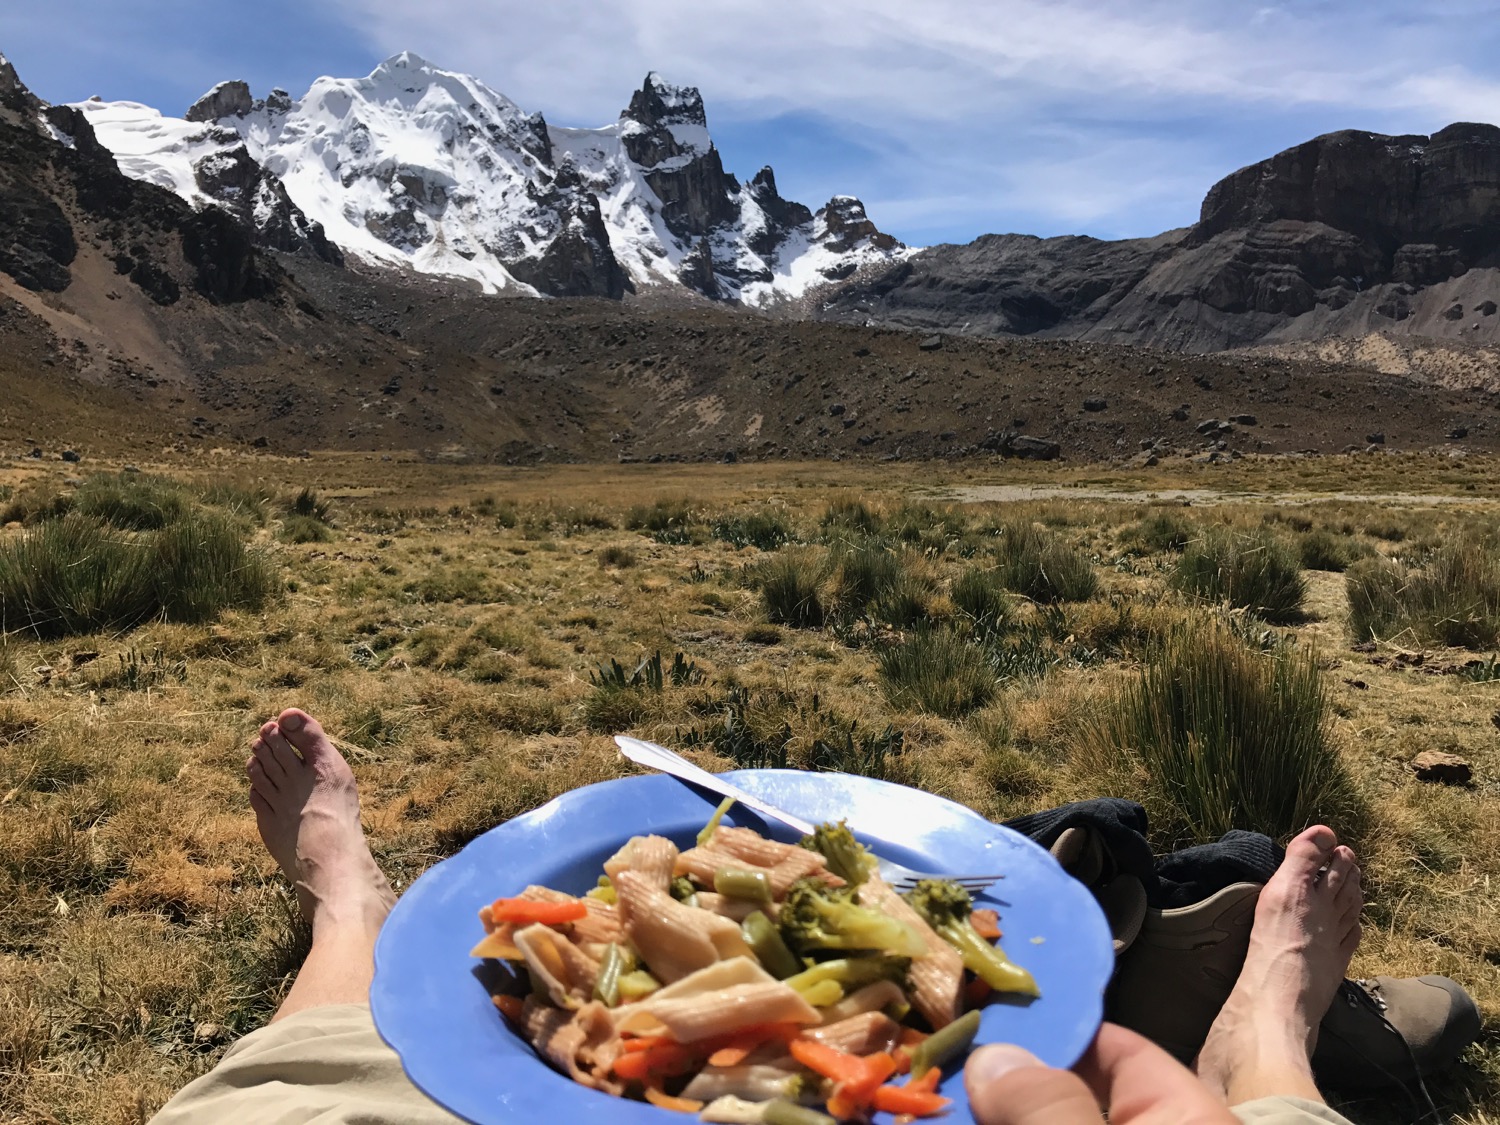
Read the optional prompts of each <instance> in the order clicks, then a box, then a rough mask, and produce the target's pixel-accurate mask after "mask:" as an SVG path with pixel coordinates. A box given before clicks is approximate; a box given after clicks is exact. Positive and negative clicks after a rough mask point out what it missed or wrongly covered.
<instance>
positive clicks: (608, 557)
mask: <svg viewBox="0 0 1500 1125" xmlns="http://www.w3.org/2000/svg"><path fill="white" fill-rule="evenodd" d="M635 563H636V558H635V552H634V551H632V550H631V549H630V548H629V547H626V546H625V545H623V544H621V543H611V544H610V545H609V546H607V547H604V548H603V549H601V550H600V552H599V565H600V566H602V567H615V568H616V569H618V570H625V569H627V568H629V567H632V566H634V565H635Z"/></svg>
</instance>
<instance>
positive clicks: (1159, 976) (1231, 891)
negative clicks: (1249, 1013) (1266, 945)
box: [1105, 883, 1261, 1063]
mask: <svg viewBox="0 0 1500 1125" xmlns="http://www.w3.org/2000/svg"><path fill="white" fill-rule="evenodd" d="M1260 888H1261V884H1260V883H1234V884H1231V885H1230V886H1228V887H1225V888H1224V889H1223V890H1221V891H1219V892H1218V893H1217V894H1214V895H1212V896H1210V897H1209V898H1206V899H1204V900H1203V901H1202V902H1198V903H1194V904H1193V905H1192V906H1180V907H1176V908H1174V909H1171V910H1148V911H1147V912H1146V918H1145V922H1144V924H1143V925H1142V926H1141V932H1140V935H1139V936H1138V937H1137V938H1136V939H1135V942H1134V944H1132V945H1131V946H1130V948H1129V949H1128V950H1127V951H1126V952H1125V953H1124V954H1123V955H1122V956H1121V957H1120V960H1119V964H1118V967H1117V968H1116V970H1115V979H1114V983H1113V984H1111V985H1110V988H1109V992H1108V994H1107V995H1106V997H1105V1018H1106V1019H1109V1020H1112V1021H1113V1022H1115V1023H1118V1024H1123V1025H1124V1026H1125V1027H1128V1028H1130V1029H1131V1030H1132V1031H1137V1032H1139V1033H1140V1034H1142V1035H1144V1036H1146V1038H1148V1039H1151V1040H1153V1041H1154V1042H1156V1043H1157V1044H1159V1045H1160V1046H1162V1047H1164V1048H1165V1049H1166V1050H1168V1051H1170V1052H1172V1054H1174V1055H1176V1056H1177V1057H1178V1059H1180V1060H1181V1061H1182V1062H1184V1063H1189V1062H1191V1061H1192V1059H1193V1056H1194V1055H1196V1054H1197V1053H1198V1049H1199V1048H1200V1047H1202V1046H1203V1041H1204V1039H1206V1038H1207V1037H1208V1029H1209V1028H1210V1027H1211V1026H1212V1025H1213V1022H1214V1020H1215V1018H1217V1016H1218V1014H1219V1009H1220V1008H1222V1007H1223V1006H1224V1001H1225V1000H1227V999H1228V998H1229V993H1230V991H1231V990H1232V989H1233V988H1234V982H1235V981H1236V980H1238V979H1239V975H1240V969H1241V968H1243V967H1244V964H1245V951H1246V950H1247V949H1248V948H1249V947H1250V927H1251V925H1252V924H1253V923H1254V921H1255V903H1256V900H1257V899H1258V898H1259V897H1260Z"/></svg>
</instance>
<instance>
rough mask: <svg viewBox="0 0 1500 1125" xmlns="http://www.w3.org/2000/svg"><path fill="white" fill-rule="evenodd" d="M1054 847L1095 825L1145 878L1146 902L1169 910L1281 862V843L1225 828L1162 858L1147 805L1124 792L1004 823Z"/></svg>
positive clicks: (1117, 855)
mask: <svg viewBox="0 0 1500 1125" xmlns="http://www.w3.org/2000/svg"><path fill="white" fill-rule="evenodd" d="M1005 827H1006V828H1011V829H1014V830H1015V831H1017V832H1019V833H1021V834H1022V835H1023V836H1028V837H1030V838H1031V839H1033V840H1035V841H1036V842H1037V843H1038V844H1041V845H1042V847H1044V848H1050V847H1051V846H1052V845H1053V844H1054V843H1055V842H1056V841H1057V838H1058V837H1059V836H1061V835H1062V834H1063V833H1064V832H1065V831H1067V830H1068V829H1069V828H1091V829H1093V830H1094V831H1095V832H1097V833H1098V834H1099V836H1100V837H1101V838H1102V840H1103V842H1104V847H1105V849H1106V850H1107V851H1108V852H1109V854H1110V855H1111V856H1112V857H1113V859H1114V862H1115V866H1116V868H1117V869H1118V870H1120V871H1123V872H1127V873H1129V874H1131V875H1134V876H1136V877H1137V878H1138V879H1140V881H1141V884H1142V885H1143V886H1144V887H1145V888H1146V901H1147V902H1148V903H1149V904H1150V905H1151V906H1153V907H1157V908H1159V909H1164V910H1165V909H1169V908H1171V907H1177V906H1191V905H1192V904H1193V903H1195V902H1201V901H1203V900H1204V899H1205V898H1208V897H1209V896H1210V895H1213V894H1215V893H1217V892H1218V891H1221V890H1223V889H1224V888H1225V887H1227V886H1229V885H1230V884H1231V883H1264V882H1265V881H1266V880H1267V879H1269V878H1270V877H1271V873H1272V872H1274V871H1275V870H1276V868H1277V867H1278V866H1280V864H1281V857H1282V855H1283V854H1284V853H1283V851H1282V849H1281V848H1280V847H1279V846H1278V845H1277V843H1276V842H1275V841H1274V840H1272V839H1271V838H1270V837H1269V836H1263V835H1261V834H1260V833H1259V832H1242V831H1239V830H1235V831H1233V832H1226V833H1225V834H1224V837H1223V838H1222V839H1221V840H1219V841H1218V842H1217V843H1213V844H1201V845H1199V846H1197V847H1193V848H1184V849H1182V850H1181V851H1177V852H1172V853H1171V854H1169V855H1165V856H1161V857H1160V858H1158V857H1156V856H1154V855H1152V853H1151V845H1150V843H1149V842H1148V841H1147V839H1146V830H1147V823H1146V810H1145V809H1143V808H1142V807H1141V806H1140V805H1138V804H1136V803H1135V802H1134V801H1127V800H1124V799H1123V798H1121V797H1096V798H1095V799H1093V800H1091V801H1075V802H1074V803H1073V804H1071V805H1063V806H1062V807H1060V808H1055V809H1046V810H1044V811H1042V812H1036V813H1030V814H1028V815H1027V816H1020V817H1017V818H1016V819H1014V820H1007V821H1006V822H1005Z"/></svg>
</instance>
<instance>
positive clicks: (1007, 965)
mask: <svg viewBox="0 0 1500 1125" xmlns="http://www.w3.org/2000/svg"><path fill="white" fill-rule="evenodd" d="M906 900H907V901H908V902H909V903H911V906H912V909H913V910H915V911H916V912H917V913H918V914H920V915H921V916H922V919H923V920H924V921H925V922H926V923H927V924H928V925H929V926H931V927H932V928H933V930H934V931H936V933H937V935H938V937H940V938H942V939H943V940H944V941H946V942H947V943H948V944H949V945H951V946H953V948H954V949H956V950H958V952H959V955H960V956H961V957H962V958H963V960H964V968H966V969H968V970H969V971H970V972H972V973H973V974H974V975H975V976H977V977H979V979H980V980H982V981H984V982H985V983H986V984H988V985H989V986H990V987H991V988H993V989H994V990H995V991H996V992H1016V993H1020V994H1021V995H1023V996H1040V995H1041V992H1039V991H1038V990H1037V987H1036V981H1035V980H1034V979H1032V976H1031V974H1030V973H1028V972H1027V971H1026V970H1025V969H1023V968H1021V967H1020V966H1019V965H1017V964H1015V963H1014V962H1012V961H1011V960H1010V958H1008V957H1006V956H1005V953H1004V952H1003V951H1002V950H1001V949H1000V947H999V946H998V945H991V944H990V943H989V942H988V941H986V940H985V939H984V938H982V937H980V936H979V932H978V931H977V930H975V929H974V926H973V923H972V922H971V921H970V915H971V914H972V913H973V909H974V900H973V899H971V898H970V897H969V892H968V891H966V890H964V889H963V888H962V887H961V886H959V885H958V884H957V883H953V882H950V881H948V880H946V879H924V880H922V882H920V883H918V884H917V885H916V886H915V887H914V888H913V889H912V891H911V893H910V894H908V895H907V896H906Z"/></svg>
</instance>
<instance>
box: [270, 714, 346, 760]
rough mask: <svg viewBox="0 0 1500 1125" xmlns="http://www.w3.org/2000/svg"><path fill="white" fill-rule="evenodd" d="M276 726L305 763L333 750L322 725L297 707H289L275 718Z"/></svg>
mask: <svg viewBox="0 0 1500 1125" xmlns="http://www.w3.org/2000/svg"><path fill="white" fill-rule="evenodd" d="M276 725H277V726H278V727H279V728H280V732H281V734H282V736H283V737H284V738H286V739H287V740H288V741H289V742H290V744H291V745H293V746H295V747H296V748H297V749H298V750H299V751H300V752H301V754H302V756H303V757H304V758H306V759H307V761H309V762H311V761H313V759H314V758H315V757H317V756H318V755H321V754H324V753H327V752H328V751H330V750H332V749H333V744H332V743H331V742H330V741H329V739H328V735H327V734H326V733H325V732H324V730H323V724H322V723H320V722H318V720H317V719H315V718H313V717H312V716H311V715H309V714H308V713H307V712H306V711H303V710H302V709H301V708H298V707H289V708H287V709H286V710H285V711H283V712H282V713H281V714H280V715H279V716H277V718H276ZM333 752H334V753H337V751H333Z"/></svg>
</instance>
